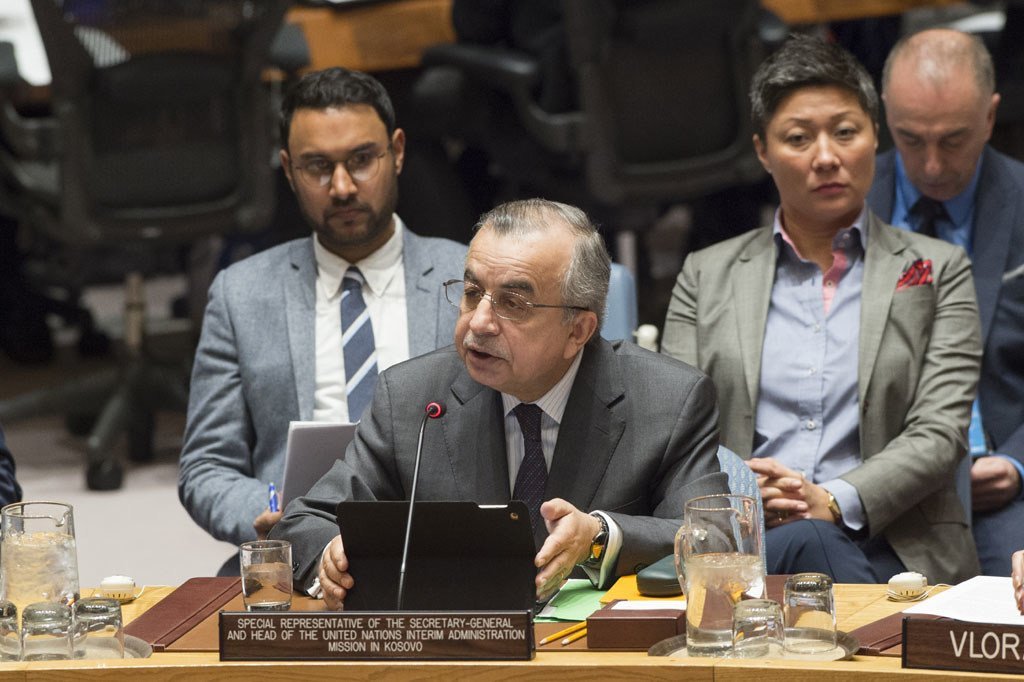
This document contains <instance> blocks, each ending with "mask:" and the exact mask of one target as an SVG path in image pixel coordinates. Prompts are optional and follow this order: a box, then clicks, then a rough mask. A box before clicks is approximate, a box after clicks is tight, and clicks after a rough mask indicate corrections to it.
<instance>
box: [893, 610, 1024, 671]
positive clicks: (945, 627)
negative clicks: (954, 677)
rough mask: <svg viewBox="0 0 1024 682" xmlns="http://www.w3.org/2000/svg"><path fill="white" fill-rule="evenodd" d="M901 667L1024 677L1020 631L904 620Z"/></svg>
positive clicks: (1007, 627)
mask: <svg viewBox="0 0 1024 682" xmlns="http://www.w3.org/2000/svg"><path fill="white" fill-rule="evenodd" d="M903 667H904V668H929V669H937V670H961V671H966V672H988V673H1018V674H1020V673H1024V627H1020V626H1016V625H992V624H986V623H968V622H965V621H960V620H948V619H940V620H926V619H923V618H904V619H903Z"/></svg>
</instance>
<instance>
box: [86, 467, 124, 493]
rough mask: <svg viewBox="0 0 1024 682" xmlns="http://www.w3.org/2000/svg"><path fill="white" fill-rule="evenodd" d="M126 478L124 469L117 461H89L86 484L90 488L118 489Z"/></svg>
mask: <svg viewBox="0 0 1024 682" xmlns="http://www.w3.org/2000/svg"><path fill="white" fill-rule="evenodd" d="M123 480H124V470H123V469H122V468H121V464H120V463H119V462H116V461H111V460H102V461H98V462H89V464H88V465H87V467H86V470H85V484H86V486H88V488H89V490H117V489H118V488H120V487H121V482H122V481H123Z"/></svg>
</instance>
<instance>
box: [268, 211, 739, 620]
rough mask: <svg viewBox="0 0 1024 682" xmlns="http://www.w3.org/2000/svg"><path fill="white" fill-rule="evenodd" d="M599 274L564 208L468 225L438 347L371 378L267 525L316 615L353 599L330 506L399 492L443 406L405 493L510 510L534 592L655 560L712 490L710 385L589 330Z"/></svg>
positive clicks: (599, 262)
mask: <svg viewBox="0 0 1024 682" xmlns="http://www.w3.org/2000/svg"><path fill="white" fill-rule="evenodd" d="M609 272H610V259H609V257H608V253H607V251H606V250H605V246H604V241H603V240H602V238H601V236H600V235H599V234H598V232H597V230H596V229H595V228H594V226H593V224H592V223H591V222H590V220H589V219H588V218H587V216H586V215H585V214H584V213H583V212H582V211H580V210H579V209H577V208H573V207H571V206H566V205H564V204H558V203H554V202H550V201H544V200H541V199H530V200H525V201H516V202H512V203H509V204H503V205H501V206H498V207H497V208H495V209H494V210H492V211H490V212H489V213H487V214H485V215H484V216H483V217H482V218H481V219H480V222H479V223H478V225H477V232H476V236H475V237H474V238H473V240H472V242H470V248H469V254H468V255H467V256H466V265H465V271H464V272H463V274H462V276H461V277H459V278H455V279H451V280H448V281H447V282H445V284H444V290H445V291H446V294H447V299H448V301H449V303H451V309H452V310H453V311H456V312H457V313H458V322H457V323H456V327H455V345H454V346H449V347H448V348H443V349H441V350H438V351H435V352H433V353H428V354H427V355H424V356H422V357H419V358H415V359H413V360H410V361H409V362H405V363H402V364H401V365H396V366H395V367H392V368H391V369H389V370H387V371H385V372H384V373H383V374H382V375H381V376H380V378H379V380H378V382H377V389H376V392H375V393H374V397H373V403H372V405H371V407H370V410H369V411H368V412H367V414H366V417H365V418H364V419H363V421H361V422H360V423H359V426H358V428H357V429H356V433H355V438H354V440H353V442H352V444H351V445H350V446H349V448H348V451H347V452H346V453H345V458H344V459H343V460H341V461H339V462H337V463H336V464H335V465H334V467H333V468H332V469H331V471H330V472H329V473H328V474H327V475H326V476H324V477H323V478H322V479H321V480H320V481H319V482H318V483H317V484H316V485H314V486H313V488H312V489H311V490H310V491H309V493H308V495H306V496H305V497H301V498H299V499H297V500H295V501H294V502H293V503H291V504H290V505H288V509H287V510H286V511H285V515H284V518H283V519H281V521H280V523H278V524H277V525H276V526H275V527H274V529H273V531H271V534H270V537H272V538H280V539H285V540H290V541H291V543H292V550H293V559H294V561H295V564H294V568H295V571H294V576H295V585H296V587H298V588H299V589H303V590H311V589H316V587H317V586H319V588H321V589H322V591H323V596H324V600H325V601H326V604H327V607H328V608H330V609H336V608H338V607H339V606H341V604H342V603H344V601H345V597H346V596H347V595H348V591H349V590H358V589H359V585H358V584H356V582H355V580H354V579H353V577H352V575H351V574H350V572H349V565H348V558H347V557H346V555H345V548H344V544H343V541H342V537H341V536H340V535H339V534H338V526H337V522H336V517H335V507H336V505H337V504H338V502H339V500H404V499H408V497H407V496H408V494H409V486H410V482H411V480H412V475H413V472H412V470H413V467H414V465H415V459H416V457H415V453H416V445H417V441H418V436H417V434H418V431H419V424H420V422H421V420H422V419H423V409H424V406H425V405H426V404H427V403H429V402H431V401H441V402H443V403H445V405H446V412H445V413H444V414H443V416H441V417H440V419H439V422H440V423H436V424H432V425H430V428H427V429H425V430H424V434H423V455H422V462H421V466H420V470H419V471H420V477H419V486H418V489H417V493H416V494H417V500H439V501H440V500H468V501H473V502H476V503H477V504H504V503H507V502H508V501H509V500H510V499H520V500H522V501H523V502H524V503H526V506H527V508H528V509H529V510H530V517H531V518H530V521H531V525H532V528H533V532H534V539H535V542H536V547H537V554H536V558H535V561H534V563H535V565H536V566H537V576H536V592H537V597H538V599H540V600H544V599H545V598H547V597H548V596H549V595H551V594H552V593H553V592H554V590H555V589H557V588H558V587H559V586H560V585H561V583H562V582H563V581H564V579H565V578H566V577H567V576H568V575H570V573H572V572H573V571H577V570H579V572H581V573H584V574H586V575H587V577H589V578H590V579H591V580H592V581H593V582H594V583H595V584H596V585H598V586H599V587H608V586H610V585H611V583H612V582H614V581H615V579H616V578H618V577H619V576H621V575H624V574H628V573H634V572H636V571H637V570H639V569H640V568H642V567H644V566H645V565H647V564H650V563H652V562H654V561H656V560H658V559H660V558H662V557H664V556H665V555H666V554H670V553H671V552H672V546H673V539H674V537H675V533H676V531H677V530H678V529H679V524H680V522H681V516H682V513H683V506H684V503H685V502H686V501H687V500H688V499H690V498H692V497H696V496H699V495H707V494H715V493H726V492H728V489H727V480H726V474H724V473H722V472H721V471H719V467H718V460H717V457H716V450H717V447H718V426H717V424H718V407H717V403H716V399H715V389H714V386H713V385H712V383H711V381H710V380H708V378H707V377H706V376H704V375H703V374H701V373H700V372H698V371H697V370H695V369H693V368H692V367H690V366H689V365H685V364H683V363H682V362H679V361H677V360H673V359H671V358H668V357H666V356H661V355H658V354H657V353H651V352H649V351H646V350H643V349H641V348H639V347H638V346H636V345H634V344H632V343H628V342H622V341H618V342H614V343H609V342H608V341H605V340H604V339H602V338H601V337H600V336H599V335H598V334H597V330H598V329H599V328H600V326H601V318H602V317H603V316H604V310H605V300H606V298H607V294H608V278H609ZM438 288H439V290H440V288H441V287H438Z"/></svg>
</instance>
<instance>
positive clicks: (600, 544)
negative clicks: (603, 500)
mask: <svg viewBox="0 0 1024 682" xmlns="http://www.w3.org/2000/svg"><path fill="white" fill-rule="evenodd" d="M591 516H593V517H594V518H595V519H597V520H598V522H599V523H600V524H601V528H600V529H599V530H598V531H597V535H595V536H594V539H593V540H591V541H590V556H589V557H587V558H586V559H585V560H584V561H583V563H582V564H580V565H581V566H586V567H587V568H600V566H601V560H602V559H604V550H605V548H607V547H608V522H607V521H605V519H604V517H603V516H601V515H600V514H591Z"/></svg>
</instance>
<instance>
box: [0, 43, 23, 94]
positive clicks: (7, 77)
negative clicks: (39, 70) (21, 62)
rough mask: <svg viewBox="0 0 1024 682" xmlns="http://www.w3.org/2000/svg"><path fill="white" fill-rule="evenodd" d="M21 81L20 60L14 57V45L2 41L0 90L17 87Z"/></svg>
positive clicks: (0, 50) (0, 51) (0, 46)
mask: <svg viewBox="0 0 1024 682" xmlns="http://www.w3.org/2000/svg"><path fill="white" fill-rule="evenodd" d="M20 80H21V76H20V75H18V59H17V57H15V56H14V43H12V42H10V41H8V40H4V41H0V88H9V87H11V86H14V85H17V84H18V82H19V81H20Z"/></svg>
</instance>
